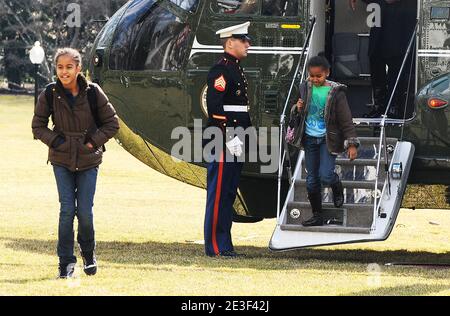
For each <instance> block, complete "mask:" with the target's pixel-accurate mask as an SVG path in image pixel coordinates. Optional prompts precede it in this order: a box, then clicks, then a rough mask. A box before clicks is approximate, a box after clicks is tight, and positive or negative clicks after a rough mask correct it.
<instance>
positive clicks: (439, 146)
mask: <svg viewBox="0 0 450 316" xmlns="http://www.w3.org/2000/svg"><path fill="white" fill-rule="evenodd" d="M367 16H368V11H367V10H366V8H365V7H364V6H358V8H357V9H356V11H354V12H351V11H350V10H349V7H348V2H347V1H336V0H314V1H309V0H131V1H128V2H127V3H126V4H125V5H124V6H123V7H121V8H120V9H119V10H118V11H117V12H116V13H115V14H114V15H113V16H112V17H111V18H110V19H109V20H108V22H107V23H106V24H105V26H104V27H103V29H102V30H101V32H100V33H99V35H98V36H97V38H96V40H95V42H94V45H93V48H92V51H91V53H90V55H91V56H90V63H89V74H90V76H91V78H92V81H94V82H96V83H98V84H99V85H100V86H101V87H102V88H103V90H104V91H105V93H106V94H107V95H108V97H109V99H110V101H111V103H112V104H113V105H114V107H115V108H116V110H117V113H118V115H119V117H120V119H121V129H120V132H119V134H118V136H117V140H118V142H119V143H120V144H121V146H122V147H123V148H125V149H126V150H127V151H128V152H130V153H131V154H132V155H133V156H135V157H136V158H138V159H139V160H141V161H142V162H144V163H145V164H147V165H148V166H149V167H151V168H153V169H155V170H156V171H158V172H160V173H162V174H165V175H167V176H170V177H172V178H175V179H177V180H179V181H182V182H184V183H187V184H190V185H194V186H196V187H199V188H203V189H206V164H205V163H204V162H188V161H182V160H179V159H174V157H172V155H171V148H172V147H173V145H174V144H175V143H176V142H177V140H176V139H173V137H171V133H172V131H173V129H175V128H176V127H179V126H182V127H186V128H187V129H189V130H190V131H192V138H193V140H192V146H193V151H195V150H196V149H195V148H194V147H195V140H194V138H195V137H196V135H195V133H196V129H195V128H194V125H195V124H194V122H195V121H196V120H202V122H203V124H204V126H206V121H207V116H208V114H207V110H206V89H207V86H206V77H207V74H208V71H209V69H210V67H211V66H212V65H214V64H215V63H216V62H217V60H218V59H219V58H220V57H221V55H222V53H223V48H222V46H221V45H220V43H219V39H218V38H217V37H216V35H215V32H216V31H217V30H219V29H222V28H225V27H229V26H231V25H236V24H240V23H243V22H245V21H251V26H250V28H249V33H250V34H249V35H250V36H251V38H252V46H251V47H250V49H249V55H248V57H247V58H246V59H245V61H243V64H242V65H243V66H244V70H245V73H246V75H247V78H248V82H249V90H248V94H249V99H250V100H251V106H250V110H249V113H250V116H251V119H252V123H253V125H254V126H255V127H256V129H260V128H261V127H268V128H271V127H272V128H278V129H280V130H282V129H283V124H286V123H285V119H286V118H285V116H286V108H287V107H288V106H287V105H288V104H294V103H295V102H294V101H293V100H294V99H293V96H294V95H295V94H296V93H298V91H297V90H298V86H299V83H300V81H301V79H302V78H301V76H300V75H301V74H302V71H299V69H300V70H301V69H303V73H304V68H305V63H306V60H307V58H308V56H314V55H317V54H318V53H319V52H325V53H326V56H327V57H328V59H329V60H331V61H332V62H331V64H332V71H331V78H332V79H334V80H336V81H339V82H343V83H345V84H346V85H347V87H348V90H347V98H348V101H349V105H350V108H351V111H352V115H353V121H354V124H355V127H356V130H357V133H358V136H360V137H361V139H362V148H361V150H360V157H359V158H358V159H357V160H355V162H354V163H351V162H349V161H348V159H345V157H344V156H339V157H338V159H337V165H338V166H337V169H338V170H337V172H338V174H340V176H341V177H342V178H343V182H344V187H346V188H345V196H346V201H345V203H344V206H343V208H342V209H338V210H337V209H334V208H332V207H330V206H329V204H330V198H331V197H330V196H331V195H330V191H329V188H324V212H325V213H326V214H327V216H326V222H327V225H325V226H324V227H316V228H306V227H302V225H301V224H300V223H301V220H302V219H303V218H305V217H307V216H308V215H309V213H308V212H311V210H308V203H307V199H306V195H305V186H304V182H305V180H304V174H305V169H304V163H303V159H304V155H303V153H302V152H301V151H299V150H295V149H293V148H290V149H289V146H282V145H281V143H282V142H283V141H282V139H283V137H282V135H283V134H282V133H281V136H280V140H281V141H280V143H277V144H276V145H268V146H272V148H271V149H272V150H274V151H277V150H278V151H277V152H278V153H279V157H278V164H279V165H278V166H279V168H278V170H277V172H274V173H269V174H267V173H261V172H260V164H259V163H247V164H245V166H244V169H243V172H242V176H241V182H240V186H239V191H238V196H237V198H236V201H235V203H234V205H233V207H234V214H233V215H234V216H233V220H234V221H236V222H248V223H252V222H257V221H261V220H263V219H266V218H274V217H276V218H277V227H276V229H275V231H274V235H273V236H272V239H271V242H270V245H269V247H270V249H272V250H289V249H296V248H301V247H306V246H317V245H329V244H339V243H350V242H361V241H374V240H385V239H387V238H388V236H389V235H390V233H391V231H392V229H393V226H394V223H395V220H396V217H397V214H398V211H399V209H400V207H401V206H402V202H403V207H415V206H420V207H430V208H450V204H449V202H450V198H449V193H448V189H447V192H445V190H444V191H441V192H440V194H443V195H444V203H440V204H439V205H436V203H434V200H433V199H432V198H430V199H425V198H424V197H423V196H421V197H420V201H419V198H417V199H414V198H415V197H418V196H419V195H417V192H416V191H411V192H412V193H410V195H411V197H412V201H413V202H411V199H408V194H407V193H406V194H405V192H407V191H406V187H407V186H409V185H412V184H419V185H445V186H449V185H450V126H449V125H450V123H449V122H450V113H449V108H448V102H450V63H449V58H450V1H437V0H417V21H418V22H417V26H416V29H415V30H414V32H413V33H411V34H405V36H406V37H408V38H411V40H410V43H409V44H410V45H409V47H408V51H406V52H405V58H404V65H405V67H404V69H402V71H405V72H408V73H409V76H408V95H407V97H406V99H405V106H404V108H405V111H404V115H403V117H402V118H400V119H398V118H395V119H391V118H387V117H386V116H384V117H381V118H366V117H365V114H366V113H367V112H369V111H370V104H371V103H373V93H372V88H371V83H370V78H371V76H370V67H369V60H368V57H367V55H368V54H367V51H368V43H369V31H370V28H369V26H368V25H367V23H366V22H367ZM311 17H314V18H311ZM349 54H351V55H352V56H353V58H352V59H351V60H346V59H345V56H348V55H349ZM408 58H410V60H412V62H410V63H409V64H410V65H409V66H406V60H407V59H408ZM296 65H297V67H296ZM342 69H344V71H343V70H342ZM270 136H271V135H269V136H268V137H270ZM287 161H290V163H287ZM383 166H384V170H383ZM287 169H288V171H289V172H284V171H285V170H287ZM405 200H408V201H410V202H408V203H404V201H405ZM327 203H328V204H327ZM433 203H434V204H433Z"/></svg>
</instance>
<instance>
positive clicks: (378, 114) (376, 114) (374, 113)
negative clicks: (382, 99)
mask: <svg viewBox="0 0 450 316" xmlns="http://www.w3.org/2000/svg"><path fill="white" fill-rule="evenodd" d="M382 114H383V113H382V112H381V111H380V110H379V109H377V108H374V109H373V110H372V111H370V112H369V113H367V114H364V115H363V116H364V117H365V118H380V117H381V115H382Z"/></svg>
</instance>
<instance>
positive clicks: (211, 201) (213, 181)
mask: <svg viewBox="0 0 450 316" xmlns="http://www.w3.org/2000/svg"><path fill="white" fill-rule="evenodd" d="M249 25H250V22H246V23H243V24H239V25H235V26H231V27H228V28H225V29H222V30H219V31H217V32H216V34H220V38H221V39H227V38H230V39H232V40H233V41H239V43H237V44H236V45H237V50H236V51H234V49H233V48H229V47H228V45H226V44H225V45H226V47H225V52H224V55H223V57H222V58H221V59H220V60H219V61H218V62H217V63H216V64H215V65H214V66H213V67H212V68H211V70H210V71H209V73H208V91H207V96H206V101H207V107H208V126H216V127H219V128H220V129H221V131H222V136H223V137H224V139H223V140H224V143H226V145H225V146H223V149H222V152H221V153H218V154H217V153H216V155H215V156H216V157H218V159H216V160H215V161H213V162H210V163H208V168H207V201H206V215H205V225H204V234H205V252H206V255H208V256H220V257H236V256H238V254H236V252H234V248H233V243H232V241H231V225H232V215H233V202H234V200H235V198H236V194H237V189H238V186H239V179H240V175H241V171H242V166H243V162H238V161H237V159H236V156H240V154H241V153H242V148H239V146H240V145H242V142H241V140H239V139H238V138H236V137H233V136H234V135H233V136H230V135H228V134H227V130H228V129H230V128H232V127H233V128H236V127H242V128H244V129H245V128H247V127H249V126H251V121H250V116H249V113H248V110H249V104H250V103H249V100H248V92H247V87H248V82H247V79H246V77H245V74H244V70H243V69H242V67H241V60H240V59H242V58H243V57H245V56H246V50H247V49H248V47H249V42H250V38H249V37H248V26H249ZM243 49H244V52H245V53H244V54H242V51H243ZM237 55H240V56H237ZM242 141H243V140H242ZM230 144H234V146H230ZM230 148H231V149H230ZM227 150H228V151H229V152H228V153H227V152H226V151H227ZM230 153H231V154H232V155H234V157H233V158H232V159H231V160H230V159H225V158H226V157H227V156H228V157H229V155H228V154H230Z"/></svg>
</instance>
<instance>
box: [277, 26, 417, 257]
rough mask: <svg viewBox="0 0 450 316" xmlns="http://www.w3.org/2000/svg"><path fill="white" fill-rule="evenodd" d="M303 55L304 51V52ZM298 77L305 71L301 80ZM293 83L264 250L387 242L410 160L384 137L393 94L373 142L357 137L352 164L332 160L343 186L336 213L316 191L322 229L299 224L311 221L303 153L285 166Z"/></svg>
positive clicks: (407, 148)
mask: <svg viewBox="0 0 450 316" xmlns="http://www.w3.org/2000/svg"><path fill="white" fill-rule="evenodd" d="M314 25H315V20H314V19H313V20H312V23H311V28H310V31H309V35H308V38H307V41H306V43H308V42H309V40H310V38H311V33H313V31H314ZM416 30H417V25H416ZM416 30H415V31H414V33H413V35H412V37H411V40H410V43H409V47H408V50H407V52H406V54H405V58H404V60H403V65H402V67H401V70H400V73H399V75H398V79H397V83H396V85H395V87H394V89H393V90H394V91H395V90H396V88H397V85H398V81H399V78H400V74H401V72H402V71H403V69H404V66H405V62H406V56H408V54H409V52H410V50H411V47H412V43H413V41H414V38H415V34H416ZM305 45H306V44H305ZM303 51H304V52H305V51H307V50H305V48H304V49H303ZM302 57H303V56H302ZM301 64H302V59H300V62H299V64H298V66H297V70H296V73H298V70H299V67H300V65H301ZM304 76H305V67H304V68H303V74H302V78H301V80H303V78H304ZM293 84H294V80H293V82H292V84H291V89H290V91H289V93H288V98H287V100H286V104H285V107H284V110H283V112H282V114H281V117H280V129H281V131H282V132H281V133H280V157H279V166H278V210H277V223H276V227H275V230H274V232H273V235H272V238H271V240H270V243H269V248H270V249H271V250H274V251H281V250H291V249H297V248H303V247H309V246H321V245H332V244H343V243H354V242H367V241H381V240H385V239H387V238H388V237H389V235H390V233H391V232H392V229H393V227H394V224H395V221H396V219H397V215H398V212H399V210H400V206H401V203H402V199H403V195H404V193H405V190H406V185H407V180H408V175H409V171H410V168H411V164H412V160H413V156H414V145H413V144H412V143H410V142H407V141H403V140H402V139H397V138H392V137H388V136H387V135H386V128H385V127H386V122H387V120H388V119H387V113H388V110H389V107H390V105H391V103H392V99H393V95H394V92H392V95H391V98H390V100H389V103H388V106H387V109H386V112H385V114H384V115H383V116H382V118H381V120H377V122H375V121H374V122H372V124H374V128H376V129H377V130H378V131H379V137H359V140H360V143H361V146H360V147H359V148H358V158H357V159H356V160H354V161H350V160H349V159H348V158H347V157H346V154H345V153H344V154H341V155H339V156H338V157H337V159H336V169H335V171H336V173H337V174H338V175H339V177H340V179H341V181H342V184H343V187H344V204H343V205H342V207H340V208H336V207H335V206H334V204H333V193H332V190H331V188H330V187H326V186H325V187H322V202H323V203H322V216H323V218H324V225H323V226H313V227H304V226H303V225H302V222H303V221H304V220H306V219H308V218H310V217H311V216H312V210H311V205H310V203H309V200H308V198H307V191H306V169H305V161H304V157H305V154H304V152H303V151H300V153H299V154H298V158H297V161H296V162H295V164H294V163H292V162H291V161H290V157H291V156H292V155H291V153H290V147H289V146H288V145H287V144H286V142H285V140H284V135H285V134H286V127H285V122H286V116H285V113H286V109H287V107H288V100H289V96H290V95H291V92H292V87H293ZM369 123H370V122H369ZM402 128H403V127H402ZM285 165H286V166H285ZM285 167H286V168H285ZM285 170H287V178H288V181H289V190H288V194H287V197H286V200H285V201H284V202H283V201H281V182H282V179H283V174H284V171H285Z"/></svg>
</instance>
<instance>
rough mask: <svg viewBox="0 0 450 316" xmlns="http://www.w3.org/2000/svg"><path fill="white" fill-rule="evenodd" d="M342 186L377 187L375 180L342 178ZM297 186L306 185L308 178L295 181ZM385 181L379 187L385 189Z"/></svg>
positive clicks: (354, 187) (380, 182)
mask: <svg viewBox="0 0 450 316" xmlns="http://www.w3.org/2000/svg"><path fill="white" fill-rule="evenodd" d="M341 182H342V186H343V187H344V188H347V189H367V190H373V189H374V188H375V180H373V181H359V180H358V181H350V180H342V181H341ZM295 185H296V186H303V187H305V186H306V179H300V180H297V181H295ZM383 185H384V181H379V182H378V189H380V190H381V189H383Z"/></svg>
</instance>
